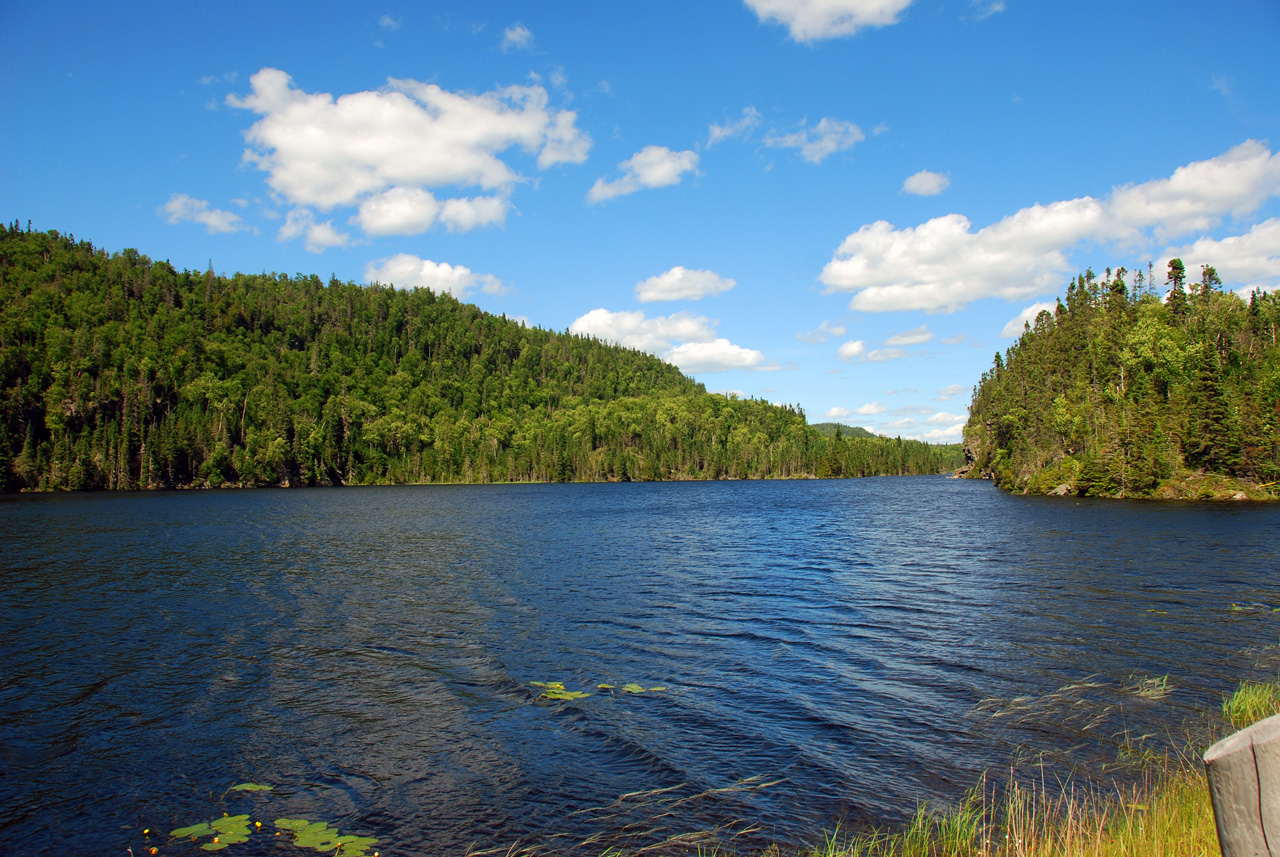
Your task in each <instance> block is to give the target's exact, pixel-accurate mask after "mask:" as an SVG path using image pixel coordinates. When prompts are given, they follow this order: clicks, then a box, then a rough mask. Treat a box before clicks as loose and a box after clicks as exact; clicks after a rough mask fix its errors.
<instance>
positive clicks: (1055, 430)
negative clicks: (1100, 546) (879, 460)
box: [965, 259, 1280, 498]
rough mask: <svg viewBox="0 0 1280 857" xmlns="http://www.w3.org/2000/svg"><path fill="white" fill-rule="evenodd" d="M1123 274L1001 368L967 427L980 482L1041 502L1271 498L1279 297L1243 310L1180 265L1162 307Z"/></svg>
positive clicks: (1279, 410) (1040, 321)
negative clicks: (1075, 497)
mask: <svg viewBox="0 0 1280 857" xmlns="http://www.w3.org/2000/svg"><path fill="white" fill-rule="evenodd" d="M1124 275H1125V271H1124V270H1123V269H1121V270H1119V271H1117V272H1116V273H1115V274H1114V275H1112V273H1111V270H1110V269H1108V270H1107V273H1106V276H1105V277H1104V278H1102V279H1101V280H1098V279H1096V278H1095V276H1094V275H1093V273H1092V272H1088V273H1086V274H1084V275H1082V276H1080V277H1077V278H1076V279H1075V280H1073V281H1072V282H1071V284H1070V286H1069V287H1068V289H1067V295H1066V302H1065V303H1063V302H1062V301H1061V300H1059V302H1058V305H1057V308H1056V309H1055V310H1054V312H1048V311H1045V312H1041V313H1040V315H1039V316H1038V317H1037V318H1036V319H1035V323H1034V325H1030V326H1028V327H1027V328H1026V330H1025V331H1024V333H1023V334H1022V337H1021V338H1020V339H1019V340H1018V342H1017V343H1016V344H1014V345H1013V346H1012V347H1011V348H1009V349H1008V350H1007V351H1006V352H1005V353H1004V355H1003V356H1001V355H1000V354H997V355H996V357H995V365H994V366H993V367H992V368H991V370H990V371H988V372H987V373H986V374H984V375H983V376H982V381H981V383H980V384H979V385H978V387H977V389H976V390H975V393H974V397H973V404H972V406H971V408H970V414H969V422H968V424H967V426H966V427H965V446H966V453H967V455H968V456H969V458H970V459H971V461H972V463H973V470H972V471H971V475H974V476H977V475H982V476H988V477H990V478H992V479H994V480H995V482H996V483H997V484H999V485H1001V486H1003V487H1005V488H1009V489H1015V490H1019V491H1029V492H1032V493H1047V492H1053V493H1059V494H1062V493H1072V494H1089V495H1098V496H1116V497H1154V496H1160V497H1196V496H1204V497H1213V496H1236V497H1238V496H1241V495H1243V496H1250V497H1259V498H1261V497H1266V496H1269V495H1274V494H1276V493H1277V492H1276V490H1275V485H1274V483H1275V482H1276V480H1277V479H1280V344H1278V343H1277V333H1278V330H1280V295H1277V294H1275V293H1265V292H1259V291H1255V292H1254V293H1253V294H1252V295H1251V296H1250V298H1249V300H1248V302H1246V301H1244V300H1241V299H1240V297H1238V296H1237V295H1235V294H1233V293H1224V292H1223V291H1221V288H1220V287H1221V281H1220V280H1219V278H1218V275H1217V273H1216V272H1215V271H1214V269H1213V268H1212V267H1208V266H1205V267H1204V268H1203V269H1202V270H1201V272H1200V281H1199V282H1198V283H1194V284H1192V285H1191V286H1190V287H1189V288H1188V286H1187V283H1186V279H1187V277H1186V272H1185V269H1184V266H1183V263H1182V262H1181V261H1180V260H1177V259H1175V260H1173V262H1171V263H1170V265H1169V272H1168V281H1167V284H1168V285H1169V286H1170V287H1171V288H1170V290H1169V294H1168V297H1167V299H1165V300H1162V299H1161V298H1160V297H1159V296H1158V295H1157V294H1156V292H1155V290H1154V289H1153V288H1152V285H1153V284H1152V283H1151V282H1150V280H1148V281H1147V282H1146V283H1145V284H1143V283H1142V279H1141V278H1140V277H1139V278H1138V279H1137V286H1136V287H1135V288H1134V289H1132V290H1131V289H1130V288H1129V287H1128V286H1127V285H1126V282H1125V276H1124ZM1161 291H1164V290H1161ZM1269 483H1270V484H1269Z"/></svg>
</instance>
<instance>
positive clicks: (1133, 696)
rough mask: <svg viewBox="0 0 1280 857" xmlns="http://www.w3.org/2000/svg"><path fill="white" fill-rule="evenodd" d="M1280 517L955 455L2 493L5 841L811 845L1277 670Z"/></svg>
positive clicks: (85, 846)
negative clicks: (226, 488)
mask: <svg viewBox="0 0 1280 857" xmlns="http://www.w3.org/2000/svg"><path fill="white" fill-rule="evenodd" d="M1278 534H1280V507H1274V506H1271V507H1266V506H1257V505H1245V504H1232V505H1208V504H1144V503H1121V502H1107V501H1078V500H1074V499H1056V498H1055V499H1046V498H1041V499H1035V498H1025V497H1013V496H1009V495H1007V494H1004V493H1002V492H999V491H997V490H995V489H994V488H992V487H991V486H990V485H988V484H986V483H981V482H971V481H957V480H944V479H941V478H897V479H864V480H851V481H822V482H767V483H766V482H757V483H745V482H740V483H683V484H631V485H562V486H476V487H442V486H437V487H397V488H367V489H335V490H323V489H314V490H304V491H283V490H282V491H273V490H259V491H242V492H194V493H166V494H138V495H127V496H109V495H72V496H65V495H64V496H39V497H33V496H23V497H11V498H5V499H3V500H2V501H0V658H2V661H0V663H2V666H0V841H2V842H3V843H4V845H3V848H2V849H0V850H3V851H5V852H7V853H15V854H18V853H25V854H42V853H50V852H55V851H56V852H59V853H98V854H124V853H126V852H125V848H126V847H132V848H133V849H134V851H135V853H141V851H140V848H141V847H143V846H145V845H147V844H149V843H148V841H147V840H146V839H145V838H144V837H143V836H142V829H143V828H148V827H149V828H152V829H156V830H161V831H168V830H170V829H172V828H175V827H178V826H182V825H187V824H192V823H194V822H197V821H202V820H208V819H211V818H215V817H217V816H219V815H221V813H222V812H231V813H233V814H234V813H238V812H248V813H251V814H253V816H254V818H260V819H263V820H264V822H266V826H265V827H264V830H270V829H271V827H270V820H271V819H274V818H278V817H282V816H289V817H297V816H304V817H308V818H313V819H323V820H326V821H328V822H330V823H331V824H333V825H335V826H337V827H339V828H340V829H342V830H343V832H351V833H361V834H366V835H372V836H376V837H378V838H379V840H380V845H379V850H380V851H381V853H382V854H384V855H386V854H424V855H425V854H432V855H439V854H459V855H461V854H463V853H464V852H465V851H466V850H467V849H468V848H471V849H472V850H485V849H499V850H500V851H501V852H502V853H506V851H507V849H508V848H510V847H512V846H517V845H520V846H537V847H541V848H544V849H548V850H564V851H574V850H578V851H583V852H587V853H599V852H601V851H603V850H604V849H605V848H607V847H610V846H615V845H618V846H628V845H632V846H634V845H640V844H652V843H655V842H661V841H664V840H667V839H669V838H671V837H673V836H678V835H682V834H695V833H701V834H703V835H706V834H709V833H710V832H712V831H716V832H718V836H719V837H720V838H721V840H722V841H725V842H728V843H729V844H730V845H733V844H734V843H752V844H758V843H761V842H766V841H772V840H781V841H786V842H799V841H805V840H813V839H816V838H818V837H819V836H820V833H821V831H822V830H823V829H825V828H830V827H832V826H834V824H835V823H836V822H837V821H840V820H842V819H846V820H847V821H846V824H848V823H858V822H860V821H881V822H893V821H896V820H900V819H902V818H903V817H904V816H907V815H910V814H911V813H912V812H913V811H914V810H915V807H916V806H917V804H918V803H919V802H920V801H930V802H934V803H936V804H946V803H948V802H952V801H955V800H956V799H957V798H958V797H959V796H960V795H962V794H963V792H964V791H965V790H966V789H967V788H969V787H970V786H972V785H973V784H974V783H975V782H976V781H977V779H978V777H979V776H980V775H981V773H982V772H983V771H985V770H988V769H1004V768H1007V767H1008V765H1009V764H1010V762H1011V760H1018V759H1023V760H1025V759H1026V758H1027V757H1028V756H1032V755H1035V754H1038V755H1037V758H1038V759H1039V760H1040V762H1041V764H1042V765H1043V764H1048V765H1049V766H1050V767H1051V768H1053V769H1054V770H1070V771H1072V772H1073V774H1074V775H1076V776H1083V775H1085V774H1090V773H1103V772H1105V771H1108V770H1112V769H1117V766H1118V769H1119V770H1123V764H1121V763H1123V761H1124V760H1125V759H1126V758H1130V757H1132V756H1134V755H1136V754H1140V753H1141V752H1143V751H1159V750H1161V749H1162V748H1163V747H1166V746H1170V745H1175V746H1176V745H1178V744H1179V743H1180V742H1181V741H1182V740H1184V737H1185V735H1186V734H1187V731H1186V730H1188V729H1194V728H1198V727H1197V726H1196V724H1197V723H1199V724H1200V725H1201V726H1203V714H1202V712H1204V711H1205V710H1206V709H1211V708H1213V707H1215V706H1216V704H1217V703H1218V701H1219V700H1220V699H1221V696H1222V695H1223V694H1224V693H1226V692H1228V691H1229V690H1230V689H1231V688H1232V687H1233V686H1234V685H1235V684H1236V683H1237V682H1238V681H1240V680H1242V679H1244V678H1262V677H1274V676H1275V675H1276V674H1277V671H1280V656H1278V655H1277V650H1276V644H1277V641H1278V638H1280V612H1272V611H1273V609H1274V608H1277V607H1280V535H1278ZM1233 605H1234V606H1233ZM1165 676H1167V680H1166V681H1165V682H1164V683H1163V685H1161V684H1160V683H1159V682H1158V681H1156V680H1157V679H1160V678H1163V677H1165ZM533 681H560V682H563V683H564V685H565V687H566V688H567V689H569V690H583V691H590V692H592V694H593V695H592V696H590V697H586V698H583V699H580V700H576V701H572V702H551V701H547V700H542V699H539V696H538V694H539V688H537V687H534V686H532V685H531V684H530V682H533ZM629 682H636V683H638V684H640V685H642V686H644V687H646V688H649V687H655V686H663V687H665V688H666V689H665V690H663V691H658V692H650V693H645V694H643V695H632V694H623V693H619V692H618V691H616V690H615V691H614V692H613V693H610V692H608V691H600V690H598V689H597V685H598V684H601V683H607V684H613V685H617V686H619V687H621V686H622V685H624V684H627V683H629ZM1045 760H1047V762H1046V761H1045ZM1055 766H1056V767H1055ZM246 781H252V782H257V783H264V784H270V785H272V786H274V790H273V791H272V792H269V793H259V794H244V793H231V794H229V795H226V794H224V792H225V790H226V789H227V788H228V787H229V786H231V785H233V784H235V783H241V782H246ZM257 836H258V837H259V838H258V839H256V840H255V841H253V842H250V843H248V844H246V845H242V846H233V847H232V848H230V849H228V850H227V851H226V852H225V853H227V854H229V855H234V854H251V853H264V849H265V848H267V845H266V844H265V843H268V842H271V840H269V839H265V837H266V836H267V834H258V835H257ZM735 837H736V838H735ZM276 842H277V843H278V842H279V840H276ZM150 843H153V844H157V845H159V846H160V847H161V853H162V854H177V853H187V852H188V851H190V849H192V848H194V846H190V845H186V846H184V845H182V844H181V843H179V844H166V843H165V838H164V837H159V838H158V839H157V838H156V837H154V836H153V837H152V838H151V840H150ZM255 843H256V844H255ZM584 843H585V844H584ZM192 853H194V852H192Z"/></svg>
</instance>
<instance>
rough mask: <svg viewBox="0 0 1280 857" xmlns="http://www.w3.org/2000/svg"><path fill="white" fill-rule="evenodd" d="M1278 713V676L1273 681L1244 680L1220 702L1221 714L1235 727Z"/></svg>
mask: <svg viewBox="0 0 1280 857" xmlns="http://www.w3.org/2000/svg"><path fill="white" fill-rule="evenodd" d="M1273 714H1280V678H1278V679H1276V680H1275V681H1246V682H1244V683H1243V684H1241V685H1240V686H1239V687H1237V688H1236V691H1235V693H1233V694H1231V695H1230V696H1228V697H1227V698H1226V699H1225V700H1223V703H1222V716H1223V718H1225V719H1226V721H1227V722H1228V723H1230V724H1231V726H1232V727H1233V728H1235V729H1243V728H1245V727H1246V726H1249V725H1252V724H1254V723H1257V722H1258V721H1259V720H1263V719H1265V718H1267V717H1270V716H1272V715H1273Z"/></svg>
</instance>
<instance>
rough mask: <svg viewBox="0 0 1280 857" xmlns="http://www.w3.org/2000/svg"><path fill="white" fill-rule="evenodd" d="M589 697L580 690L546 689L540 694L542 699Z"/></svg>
mask: <svg viewBox="0 0 1280 857" xmlns="http://www.w3.org/2000/svg"><path fill="white" fill-rule="evenodd" d="M590 695H591V694H589V693H586V692H585V691H581V690H564V689H561V688H547V689H546V690H545V691H543V693H542V697H543V699H583V698H585V697H588V696H590Z"/></svg>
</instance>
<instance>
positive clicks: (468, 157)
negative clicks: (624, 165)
mask: <svg viewBox="0 0 1280 857" xmlns="http://www.w3.org/2000/svg"><path fill="white" fill-rule="evenodd" d="M250 87H251V91H250V93H249V94H248V95H246V96H244V97H243V98H240V97H237V96H234V95H232V96H228V97H227V103H228V104H229V105H231V106H232V107H237V108H241V109H245V110H250V111H252V112H253V113H256V114H258V116H259V117H261V118H259V119H258V120H257V121H256V122H254V123H253V125H251V126H250V127H249V128H248V130H246V131H245V141H246V143H247V144H248V147H247V148H246V150H245V153H244V161H245V162H246V163H249V164H252V165H254V166H256V167H258V168H259V169H261V170H263V171H264V172H266V173H267V184H268V185H269V186H270V187H271V189H272V190H273V191H275V192H276V193H277V194H279V195H280V196H281V197H283V198H284V199H285V200H286V201H287V202H290V203H293V204H295V205H304V206H309V207H313V208H318V209H320V210H322V211H327V210H329V209H332V208H334V207H336V206H352V205H360V206H363V205H364V204H365V203H366V202H368V201H369V200H371V199H373V198H374V197H376V196H378V195H380V194H385V193H386V192H388V191H391V190H394V189H400V191H401V193H402V194H407V193H409V192H411V191H414V190H417V191H427V190H430V189H432V188H442V187H450V186H456V187H479V188H481V189H483V190H485V191H487V192H489V193H491V194H496V195H497V196H501V197H505V196H507V195H508V194H509V193H510V191H511V189H512V187H513V186H514V185H515V184H516V183H518V182H520V181H522V180H523V177H522V176H521V175H520V174H519V173H518V172H516V170H515V169H513V168H512V167H511V166H510V165H508V164H507V163H506V162H505V161H504V160H503V159H502V158H501V157H499V156H500V155H502V154H503V153H504V152H506V151H507V150H508V149H512V148H519V149H522V150H524V151H526V152H528V153H530V154H536V155H537V164H538V167H539V169H547V168H549V167H551V166H554V165H556V164H562V163H582V162H583V161H585V160H586V158H587V152H588V151H589V150H590V147H591V139H590V137H588V136H587V135H586V134H585V133H583V132H582V131H581V130H580V129H579V128H577V127H576V124H575V123H576V119H577V115H576V114H575V113H574V112H572V111H568V110H560V111H554V110H552V109H550V108H549V107H548V104H547V101H548V99H547V91H546V90H545V89H543V88H542V87H541V86H508V87H505V88H503V89H497V90H494V91H492V92H487V93H483V94H479V95H473V94H467V93H455V92H449V91H447V90H445V89H442V88H441V87H439V86H437V85H435V84H427V83H419V82H418V81H414V80H398V79H395V78H389V79H388V80H387V85H386V86H385V87H384V88H383V89H381V90H378V91H365V92H355V93H350V94H347V95H342V96H339V97H338V98H336V99H335V98H334V97H333V96H332V95H330V94H328V93H307V92H304V91H302V90H300V89H297V88H295V87H294V85H293V81H292V80H291V79H290V77H289V75H287V74H285V73H284V72H283V71H279V70H277V69H272V68H264V69H262V70H261V71H259V72H258V73H257V74H255V75H253V77H252V78H251V79H250ZM394 200H395V198H394V197H392V198H390V199H383V200H381V201H379V202H374V203H371V207H370V208H369V209H368V210H367V211H362V212H361V214H360V215H359V219H358V222H361V223H362V224H363V223H364V222H365V221H366V220H367V221H368V222H369V223H370V224H371V225H372V226H373V227H374V228H375V229H376V228H381V229H401V230H403V229H408V228H410V226H411V225H412V224H414V223H420V222H421V221H422V220H423V219H425V207H424V206H425V202H424V198H423V197H421V196H418V197H417V202H418V205H417V206H412V205H407V204H408V203H409V202H410V198H409V197H401V198H400V199H399V200H398V203H399V204H400V208H398V209H397V208H396V207H395V206H391V207H387V206H389V205H390V202H391V201H394ZM469 202H471V203H472V205H474V200H471V201H469ZM444 205H446V206H447V205H448V203H447V202H446V203H445V204H444ZM488 205H489V208H487V209H486V211H487V212H488V216H482V217H478V218H477V217H472V218H471V220H472V221H474V222H476V223H490V222H493V219H492V214H493V212H494V210H495V209H494V204H493V203H488ZM379 206H383V209H382V210H380V209H379ZM406 207H408V208H409V209H412V210H411V211H407V210H406ZM464 207H465V205H464ZM503 211H504V212H505V205H504V206H503ZM441 219H443V217H442V218H441ZM466 220H467V218H459V219H457V221H456V222H457V223H459V224H461V223H462V222H464V221H466ZM395 234H404V233H403V232H397V233H395Z"/></svg>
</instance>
